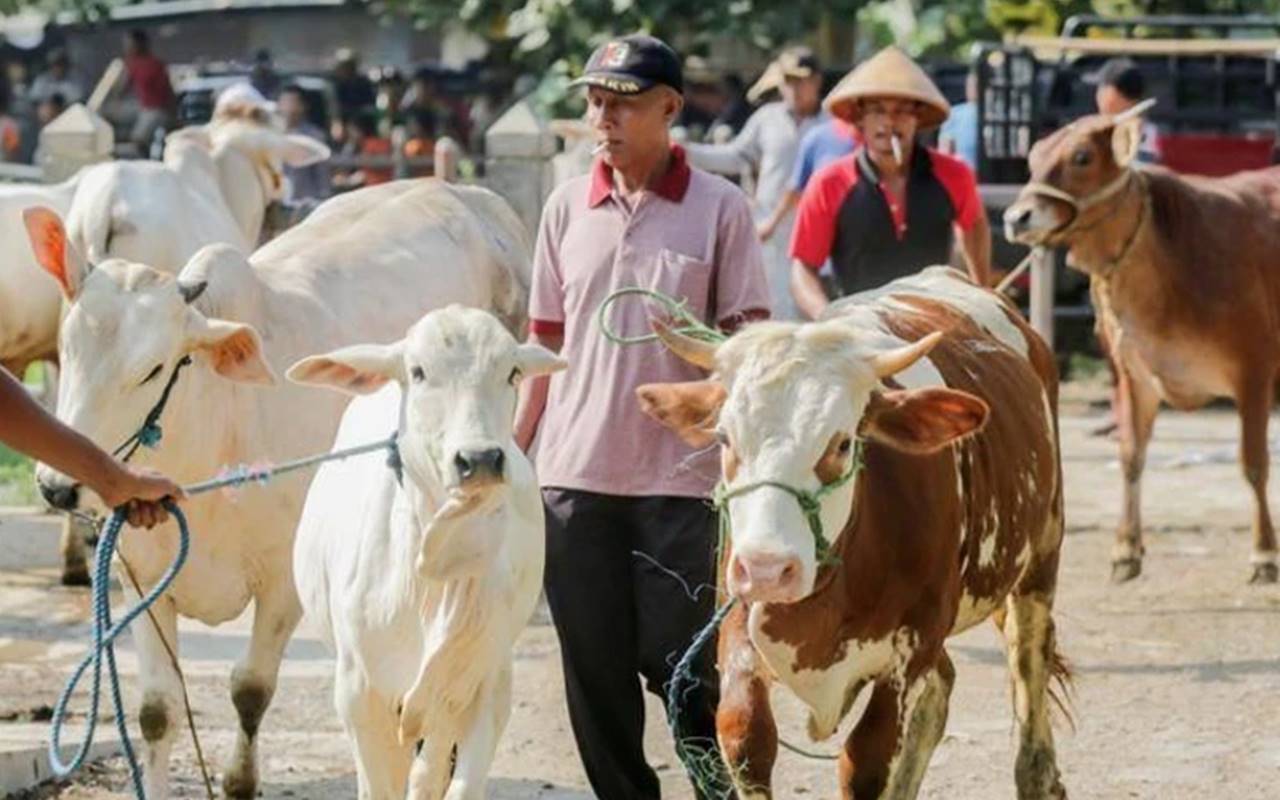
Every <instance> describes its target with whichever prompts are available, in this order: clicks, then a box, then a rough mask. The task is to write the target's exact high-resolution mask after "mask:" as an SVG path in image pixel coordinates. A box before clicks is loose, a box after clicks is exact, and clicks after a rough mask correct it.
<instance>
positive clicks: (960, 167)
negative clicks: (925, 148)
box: [929, 150, 982, 231]
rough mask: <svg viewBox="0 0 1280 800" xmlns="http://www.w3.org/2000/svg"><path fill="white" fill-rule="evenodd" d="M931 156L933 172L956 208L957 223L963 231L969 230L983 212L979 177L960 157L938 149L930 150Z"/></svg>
mask: <svg viewBox="0 0 1280 800" xmlns="http://www.w3.org/2000/svg"><path fill="white" fill-rule="evenodd" d="M929 156H930V158H932V159H933V174H934V175H935V176H937V178H938V181H939V182H940V183H941V184H942V186H943V188H945V189H946V190H947V195H948V196H949V197H950V198H951V205H952V207H953V208H955V210H956V225H958V226H959V227H960V230H962V231H967V230H969V229H970V228H972V227H973V225H974V223H975V222H977V221H978V217H979V216H981V214H982V198H981V197H980V196H979V195H978V179H977V177H975V176H974V174H973V170H972V169H970V168H969V165H968V164H966V163H964V162H963V161H961V160H960V159H958V158H954V157H953V156H949V155H946V154H944V153H939V152H938V151H936V150H930V151H929Z"/></svg>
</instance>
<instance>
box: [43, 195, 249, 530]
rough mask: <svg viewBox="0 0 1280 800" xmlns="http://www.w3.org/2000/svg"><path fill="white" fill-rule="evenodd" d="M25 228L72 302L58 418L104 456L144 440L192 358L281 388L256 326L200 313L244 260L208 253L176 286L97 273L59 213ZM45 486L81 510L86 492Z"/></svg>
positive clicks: (121, 272)
mask: <svg viewBox="0 0 1280 800" xmlns="http://www.w3.org/2000/svg"><path fill="white" fill-rule="evenodd" d="M23 220H24V222H25V223H26V227H27V233H28V235H29V237H30V240H31V247H32V249H33V250H34V252H35V256H36V260H37V261H38V262H39V264H40V265H41V266H42V267H44V269H45V271H47V272H48V273H49V275H50V276H51V277H52V278H53V280H54V281H56V282H57V284H58V286H59V287H60V288H61V289H62V294H63V298H64V299H65V301H66V304H65V308H64V314H63V319H62V323H61V325H60V327H59V330H58V353H59V357H60V361H61V369H62V373H61V378H60V380H59V384H58V405H57V414H58V418H59V419H61V420H62V421H63V422H65V423H67V424H68V425H70V426H71V427H73V428H75V429H76V430H78V431H80V432H81V433H83V434H84V435H86V436H87V437H89V438H90V439H92V440H93V441H94V442H95V443H96V444H97V445H98V446H99V447H102V448H104V449H107V450H110V449H112V448H113V447H115V446H117V445H119V444H120V443H121V442H123V441H125V440H126V439H128V438H129V437H130V436H131V435H132V434H134V433H135V432H136V431H137V430H138V427H139V426H140V425H141V423H142V421H143V420H144V419H145V418H146V416H147V412H148V411H150V410H151V408H152V406H154V405H155V403H156V401H157V400H158V399H159V397H160V394H161V392H162V391H163V389H164V386H165V384H166V383H167V381H168V378H169V376H170V375H172V374H173V371H174V369H175V368H176V367H177V364H178V362H179V361H180V360H181V359H182V358H183V357H184V356H188V355H190V356H193V357H194V358H195V359H196V360H197V361H198V362H199V363H200V364H202V365H205V366H207V367H208V368H210V369H212V370H213V371H214V372H216V373H218V374H220V375H222V376H223V377H226V378H230V379H231V380H235V381H241V382H247V383H259V384H270V383H273V382H274V377H273V375H272V373H271V369H270V367H268V366H267V364H266V362H265V361H264V360H263V356H262V344H261V341H260V339H259V336H258V333H257V332H256V331H255V330H254V329H253V328H252V327H251V326H249V325H244V324H241V323H238V322H229V321H226V320H220V319H213V318H210V317H206V316H205V315H204V314H202V313H201V312H200V311H199V310H197V309H196V308H195V307H194V305H193V303H194V301H195V299H196V298H197V297H198V296H199V295H200V294H201V292H203V291H204V289H205V287H206V286H207V284H208V282H209V280H210V277H211V275H212V273H214V272H217V271H219V270H222V271H224V272H227V271H235V270H237V269H239V270H247V269H248V262H247V260H246V259H245V257H244V255H242V254H241V253H240V252H239V251H237V250H235V249H234V248H231V247H227V246H224V245H211V246H209V247H206V248H204V249H203V250H201V251H200V252H198V253H197V254H196V255H195V256H194V257H192V259H191V261H190V262H189V263H188V264H187V265H186V266H185V267H184V268H183V270H182V272H181V273H180V274H179V275H178V276H176V277H175V276H173V275H170V274H168V273H165V272H161V271H159V270H156V269H153V268H151V267H148V266H145V265H143V264H137V263H133V262H130V261H124V260H121V259H109V260H107V261H104V262H103V263H101V264H98V265H96V266H95V267H94V269H92V270H89V269H88V264H87V263H86V261H85V259H84V257H83V255H82V254H80V253H79V252H78V251H77V250H76V248H75V247H74V246H73V245H72V244H71V243H70V242H69V241H68V240H67V236H66V231H65V230H64V228H63V225H62V220H61V219H60V218H59V217H58V215H57V213H56V212H54V211H52V210H50V209H48V208H43V207H35V208H29V209H27V210H26V211H25V212H24V213H23ZM170 414H172V411H171V412H170ZM36 480H37V483H38V484H39V486H40V489H41V492H42V493H43V494H44V495H45V497H46V498H47V499H48V500H49V501H50V503H51V504H53V505H54V506H57V507H59V508H63V509H72V508H75V507H77V506H78V505H79V504H80V501H81V498H80V496H79V494H80V493H79V491H78V487H77V486H76V485H75V484H74V482H73V481H71V479H70V478H68V477H66V476H64V475H62V474H61V473H59V472H57V471H55V470H53V469H52V468H50V467H48V466H46V465H43V464H42V465H40V466H39V467H38V468H37V470H36Z"/></svg>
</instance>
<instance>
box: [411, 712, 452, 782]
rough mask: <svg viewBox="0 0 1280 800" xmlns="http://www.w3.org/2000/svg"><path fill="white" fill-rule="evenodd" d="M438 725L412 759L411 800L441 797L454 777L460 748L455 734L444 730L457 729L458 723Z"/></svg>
mask: <svg viewBox="0 0 1280 800" xmlns="http://www.w3.org/2000/svg"><path fill="white" fill-rule="evenodd" d="M435 727H436V730H435V731H433V732H432V733H429V734H428V735H427V738H425V739H423V740H422V747H421V748H420V749H419V750H418V755H417V757H416V758H415V759H414V760H413V768H412V769H411V770H410V772H409V794H408V795H407V798H408V800H442V798H443V797H444V793H445V791H446V790H448V788H449V781H450V780H452V778H453V767H454V758H455V756H456V753H457V748H456V747H455V745H454V741H453V737H452V736H447V735H445V733H444V732H445V731H450V730H454V729H455V726H454V725H453V724H452V722H444V721H441V724H439V725H437V726H435Z"/></svg>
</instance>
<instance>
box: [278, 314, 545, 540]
mask: <svg viewBox="0 0 1280 800" xmlns="http://www.w3.org/2000/svg"><path fill="white" fill-rule="evenodd" d="M565 366H566V364H565V362H564V361H562V360H561V359H560V358H559V357H557V356H556V355H555V354H554V353H552V352H550V351H549V350H547V349H546V348H544V347H541V346H539V345H536V344H519V343H518V342H517V341H516V340H515V338H514V337H513V336H512V335H511V334H510V333H509V332H508V331H507V329H506V328H504V327H503V326H502V324H501V323H500V322H498V320H497V318H495V317H494V316H493V315H492V314H489V313H488V312H485V311H481V310H478V309H474V308H465V307H463V306H459V305H453V306H449V307H447V308H443V309H439V310H437V311H432V312H430V313H429V314H427V315H426V316H424V317H423V318H422V319H421V320H419V321H418V322H417V323H416V324H415V325H414V326H413V327H412V328H410V329H409V332H408V334H407V335H406V336H405V338H404V339H402V340H400V341H398V342H396V343H394V344H389V345H376V344H364V345H356V346H353V347H345V348H342V349H340V350H335V351H333V352H331V353H327V354H325V355H318V356H311V357H309V358H305V359H303V360H301V361H299V362H298V363H296V364H294V365H293V366H292V367H290V368H289V371H288V373H287V375H288V378H289V379H290V380H292V381H296V382H298V383H303V384H310V385H315V386H327V387H330V388H333V389H338V390H340V391H344V392H348V393H352V394H368V393H370V392H374V391H376V390H378V389H380V388H381V387H382V386H383V385H385V384H386V383H387V382H388V381H396V382H397V383H399V384H400V386H401V390H402V392H403V396H404V401H403V402H404V420H403V422H402V424H401V430H400V439H399V447H400V458H401V461H402V463H403V465H404V476H405V481H406V488H407V489H409V490H410V491H409V495H410V497H411V498H412V502H413V503H414V504H415V511H416V512H417V514H418V518H419V519H420V520H424V521H425V520H429V519H433V518H434V519H436V520H439V519H440V518H441V517H442V516H446V517H450V518H463V517H470V516H472V515H474V514H478V513H483V512H485V511H487V510H490V509H492V508H494V507H496V505H497V504H498V503H499V502H500V501H501V499H502V498H503V497H505V496H506V488H507V486H508V483H509V481H510V480H511V478H512V475H511V468H510V467H511V465H513V463H514V462H522V460H523V458H524V457H523V455H522V454H521V453H520V451H519V448H518V447H517V446H516V443H515V439H514V437H513V433H512V420H513V417H514V415H515V405H516V387H517V385H518V384H519V382H520V380H521V379H522V378H524V377H530V376H534V375H543V374H547V373H550V372H554V371H556V370H560V369H563V368H564V367H565ZM526 469H527V467H526ZM530 477H531V476H530ZM459 546H463V547H470V546H471V545H470V544H468V543H465V542H462V543H459ZM476 555H478V554H476ZM440 560H441V561H442V562H444V563H455V564H456V563H458V562H460V561H470V560H474V559H466V558H463V557H461V556H459V555H458V554H456V553H455V554H453V556H452V557H445V556H441V559H440Z"/></svg>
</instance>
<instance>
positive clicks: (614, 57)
mask: <svg viewBox="0 0 1280 800" xmlns="http://www.w3.org/2000/svg"><path fill="white" fill-rule="evenodd" d="M630 54H631V45H629V44H628V43H626V42H609V43H608V44H606V45H605V46H604V52H603V53H601V54H600V66H601V67H602V68H604V69H617V68H618V67H621V66H622V65H623V64H625V63H627V56H628V55H630Z"/></svg>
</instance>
